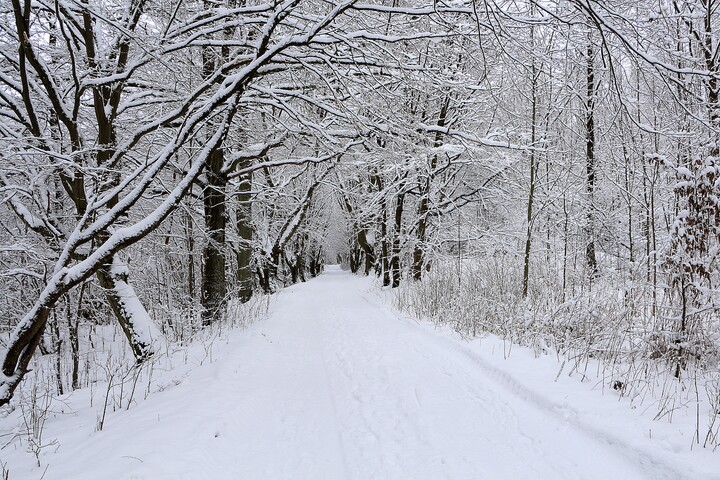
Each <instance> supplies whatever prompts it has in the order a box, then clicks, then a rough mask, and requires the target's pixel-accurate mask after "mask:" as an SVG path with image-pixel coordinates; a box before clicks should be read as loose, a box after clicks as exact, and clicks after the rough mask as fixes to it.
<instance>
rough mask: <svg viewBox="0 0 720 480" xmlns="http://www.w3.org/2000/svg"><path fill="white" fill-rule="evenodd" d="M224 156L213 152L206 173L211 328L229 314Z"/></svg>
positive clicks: (206, 310)
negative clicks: (226, 274) (226, 306)
mask: <svg viewBox="0 0 720 480" xmlns="http://www.w3.org/2000/svg"><path fill="white" fill-rule="evenodd" d="M223 160H224V155H223V151H222V149H221V148H218V149H217V150H215V151H214V152H212V154H211V156H210V161H209V162H208V166H207V170H206V175H205V177H206V179H207V185H206V186H205V190H204V191H203V202H204V204H205V234H206V236H207V242H206V243H205V248H204V249H203V270H202V297H201V299H200V303H201V305H202V308H203V310H202V318H203V324H204V325H209V324H210V323H212V322H213V321H215V320H217V319H218V318H219V317H220V316H222V315H223V314H224V312H225V305H226V302H227V298H226V297H227V282H226V279H225V255H224V252H223V247H224V246H225V227H226V223H227V216H226V206H225V199H226V188H227V177H226V176H225V175H224V173H223V172H222V167H223Z"/></svg>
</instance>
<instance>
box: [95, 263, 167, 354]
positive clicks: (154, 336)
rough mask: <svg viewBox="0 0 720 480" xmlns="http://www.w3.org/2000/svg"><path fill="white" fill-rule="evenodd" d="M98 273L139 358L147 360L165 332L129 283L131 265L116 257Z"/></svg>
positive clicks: (123, 329)
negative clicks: (123, 263)
mask: <svg viewBox="0 0 720 480" xmlns="http://www.w3.org/2000/svg"><path fill="white" fill-rule="evenodd" d="M97 277H98V280H99V281H100V286H102V287H103V288H104V289H105V296H106V297H107V300H108V303H109V304H110V307H111V308H112V310H113V312H114V313H115V317H117V320H118V323H119V324H120V328H122V331H123V333H124V334H125V337H126V338H127V339H128V342H129V344H130V348H131V349H132V352H133V355H135V359H136V360H137V362H138V363H140V362H143V361H144V360H146V359H147V358H148V357H150V356H151V355H152V354H153V353H155V349H154V344H155V342H157V341H158V340H159V339H160V338H161V337H162V335H161V333H160V331H159V330H158V329H157V327H156V326H155V324H154V323H153V321H152V319H151V318H150V315H148V313H147V310H145V307H143V305H142V303H141V302H140V299H139V298H138V296H137V294H136V293H135V289H134V288H133V287H132V286H131V285H130V284H129V283H128V269H127V267H126V266H125V265H122V264H120V263H119V262H118V261H117V259H116V258H115V257H113V260H111V262H109V263H107V264H105V265H103V266H102V268H100V270H98V273H97Z"/></svg>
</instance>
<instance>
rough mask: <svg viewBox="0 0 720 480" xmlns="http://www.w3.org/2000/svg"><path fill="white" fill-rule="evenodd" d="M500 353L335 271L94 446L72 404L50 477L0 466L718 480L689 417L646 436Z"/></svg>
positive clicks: (627, 419) (647, 426) (3, 427)
mask: <svg viewBox="0 0 720 480" xmlns="http://www.w3.org/2000/svg"><path fill="white" fill-rule="evenodd" d="M507 348H508V346H507V345H504V344H503V342H502V341H500V340H498V339H495V338H485V339H481V340H475V341H472V342H466V341H464V340H463V339H461V338H459V337H458V336H456V335H455V334H453V333H452V332H449V331H443V330H436V329H435V328H434V327H433V326H431V325H428V324H423V323H417V322H415V321H413V320H411V319H408V318H406V317H404V316H403V315H401V314H398V313H397V312H396V311H395V310H393V309H392V308H391V307H390V306H389V302H388V301H387V298H386V297H385V294H384V293H383V292H380V291H379V289H378V288H377V287H375V286H373V285H372V283H371V281H370V280H369V279H366V278H358V277H354V276H352V275H349V274H347V273H345V272H342V271H340V270H339V269H338V268H337V267H329V268H328V269H327V271H326V273H325V274H324V275H322V276H320V277H319V278H317V279H314V280H312V281H310V282H307V283H304V284H299V285H295V286H293V287H290V288H287V289H285V290H284V291H282V292H281V293H280V294H279V295H278V296H277V299H276V300H275V302H274V303H273V305H272V306H271V311H270V315H269V317H268V318H267V319H265V320H262V321H259V322H257V323H256V324H254V325H253V326H251V327H250V328H248V329H246V330H244V331H235V332H229V333H228V334H227V336H226V337H223V338H222V339H220V340H218V341H217V342H216V344H215V345H213V347H212V352H211V353H210V352H208V349H207V346H205V347H202V346H198V347H196V348H195V349H190V351H188V352H186V353H185V356H186V358H188V359H189V360H187V362H185V364H186V367H183V368H179V369H178V370H176V371H168V372H158V373H156V374H155V375H156V376H158V377H162V378H164V379H165V380H164V383H163V385H164V387H163V388H162V389H161V390H162V391H157V392H154V393H151V394H150V395H149V396H148V397H147V399H144V400H142V399H140V400H139V401H137V403H136V404H133V405H132V407H131V408H130V409H128V410H124V409H120V410H117V411H111V412H108V414H107V417H106V419H105V425H104V428H103V430H102V431H97V428H96V425H97V415H98V412H99V410H101V406H99V405H98V403H102V402H101V401H100V402H98V401H96V402H95V404H94V406H92V407H90V406H89V402H88V393H87V392H86V391H83V390H81V391H77V392H75V393H73V394H71V395H66V396H65V397H63V398H62V402H60V401H58V402H56V404H55V406H54V407H53V409H52V411H53V412H56V413H53V414H51V415H50V418H48V419H47V421H46V422H45V424H44V430H43V438H44V439H45V441H46V442H47V443H48V444H51V443H52V445H51V446H50V447H47V448H44V449H42V451H41V454H40V462H41V466H40V467H38V466H37V464H36V463H35V458H34V457H32V456H31V455H29V454H28V453H26V452H25V444H21V443H20V440H16V441H13V442H12V443H11V444H10V445H8V446H7V447H5V448H4V449H3V450H0V460H1V461H2V462H3V463H4V464H5V466H6V468H7V469H9V471H10V475H9V479H10V480H18V479H39V478H40V477H41V476H42V475H43V474H44V479H45V480H53V479H57V480H68V479H73V480H81V479H88V480H90V479H92V480H101V479H113V480H115V479H128V480H129V479H135V480H140V479H148V480H150V479H152V480H159V479H213V480H222V479H233V480H235V479H243V480H255V479H270V480H280V479H293V480H295V479H307V480H321V479H355V480H373V479H379V480H390V479H407V480H421V479H428V480H430V479H432V480H436V479H454V480H455V479H457V480H460V479H467V480H479V479H493V480H494V479H548V480H558V479H603V480H606V479H617V480H625V479H713V478H720V453H713V452H711V451H710V450H703V449H701V448H697V447H696V449H695V450H694V451H691V450H690V447H691V445H692V438H691V435H692V432H689V433H688V432H686V431H684V430H682V429H680V428H679V427H678V425H681V426H682V425H686V424H687V422H683V419H682V418H680V419H679V420H678V421H679V423H678V424H668V423H660V422H653V421H652V419H651V418H647V415H643V412H642V411H640V410H639V409H635V410H634V409H631V408H630V405H629V404H628V403H627V402H626V401H625V400H619V399H618V397H617V395H616V394H615V392H613V391H612V390H611V389H607V388H606V389H604V390H605V391H604V393H603V392H602V390H603V389H602V388H601V387H602V385H596V384H593V383H592V382H581V381H579V380H578V379H577V378H568V377H567V375H566V374H562V375H558V369H559V365H558V363H557V361H556V360H555V359H553V358H550V357H543V358H540V359H535V358H534V355H533V354H532V352H530V351H528V350H523V349H515V350H514V351H513V353H512V355H511V356H510V357H509V358H508V359H505V357H506V353H507ZM201 360H202V364H201V365H200V363H201ZM185 364H184V365H185ZM96 396H98V395H97V394H96ZM101 396H102V395H100V397H101ZM61 411H62V412H63V413H60V412H61ZM19 421H20V413H19V409H18V410H16V411H15V412H13V413H12V414H11V415H9V416H8V417H6V418H5V419H3V420H0V435H2V434H3V433H4V434H7V433H8V432H11V431H13V429H15V428H16V424H17V423H18V422H19ZM0 438H1V437H0ZM6 438H7V437H6ZM53 441H54V442H53ZM3 443H5V442H3Z"/></svg>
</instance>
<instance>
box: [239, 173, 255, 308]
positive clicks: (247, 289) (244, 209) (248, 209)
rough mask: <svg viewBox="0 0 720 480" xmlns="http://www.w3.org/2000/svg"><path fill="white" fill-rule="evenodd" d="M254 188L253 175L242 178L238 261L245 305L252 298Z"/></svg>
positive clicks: (240, 293) (241, 297) (241, 299)
mask: <svg viewBox="0 0 720 480" xmlns="http://www.w3.org/2000/svg"><path fill="white" fill-rule="evenodd" d="M251 187H252V174H247V175H243V176H242V177H240V184H239V185H238V207H237V211H236V217H237V229H238V245H237V251H236V259H237V291H238V299H239V300H240V302H242V303H245V302H247V301H248V300H250V298H251V297H252V293H253V280H252V265H251V263H252V240H253V233H254V232H253V226H252V202H251V199H250V190H251Z"/></svg>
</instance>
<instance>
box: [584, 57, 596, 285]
mask: <svg viewBox="0 0 720 480" xmlns="http://www.w3.org/2000/svg"><path fill="white" fill-rule="evenodd" d="M586 60H587V71H586V73H587V78H586V79H587V99H586V104H585V115H586V116H585V135H586V138H585V140H586V141H585V154H586V164H585V171H586V184H585V186H586V193H587V206H586V208H587V211H586V225H585V236H586V240H585V242H586V243H585V261H586V265H587V268H588V271H589V274H590V278H593V277H595V275H597V271H598V265H597V258H596V256H595V198H594V197H595V93H596V88H595V65H594V61H595V54H594V52H593V47H592V44H591V43H590V44H588V47H587V58H586Z"/></svg>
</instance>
